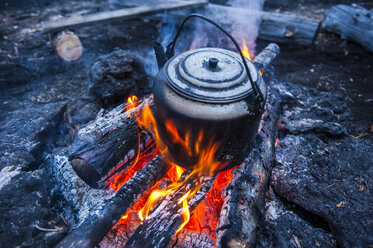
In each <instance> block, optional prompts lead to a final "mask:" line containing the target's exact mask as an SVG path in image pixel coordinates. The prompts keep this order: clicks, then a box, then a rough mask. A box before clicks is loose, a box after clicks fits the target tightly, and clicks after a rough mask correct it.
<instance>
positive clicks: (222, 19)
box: [205, 4, 320, 46]
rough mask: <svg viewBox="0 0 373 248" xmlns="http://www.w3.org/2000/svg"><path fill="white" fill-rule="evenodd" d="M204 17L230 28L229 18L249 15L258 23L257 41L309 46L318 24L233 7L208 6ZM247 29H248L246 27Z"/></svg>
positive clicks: (309, 20) (298, 18)
mask: <svg viewBox="0 0 373 248" xmlns="http://www.w3.org/2000/svg"><path fill="white" fill-rule="evenodd" d="M205 15H207V16H210V17H211V18H213V19H214V20H215V21H217V22H218V23H221V24H223V25H227V26H231V25H232V24H233V20H234V19H235V18H230V17H231V16H242V17H244V16H246V15H251V16H253V17H254V18H257V19H258V21H259V22H260V27H259V36H258V38H259V39H262V40H268V41H272V42H278V43H287V44H300V45H307V46H309V45H311V44H312V43H313V41H314V39H315V37H316V33H317V30H318V28H319V24H320V22H319V21H318V20H314V19H310V18H305V17H297V16H290V15H285V14H280V13H273V12H266V11H254V10H250V11H249V12H248V10H247V9H240V8H234V7H227V6H221V5H217V4H209V5H207V6H206V7H205ZM248 28H249V27H248Z"/></svg>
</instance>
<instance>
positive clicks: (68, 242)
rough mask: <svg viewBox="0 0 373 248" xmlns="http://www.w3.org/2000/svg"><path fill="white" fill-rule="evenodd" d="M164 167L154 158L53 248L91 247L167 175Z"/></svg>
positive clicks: (161, 161)
mask: <svg viewBox="0 0 373 248" xmlns="http://www.w3.org/2000/svg"><path fill="white" fill-rule="evenodd" d="M167 170H168V165H167V164H166V163H164V162H163V160H162V158H161V156H157V157H156V158H154V159H153V160H152V162H150V163H149V164H148V165H147V166H146V167H145V168H144V169H142V170H141V171H140V172H139V173H138V174H136V175H135V176H133V177H132V178H131V179H130V180H129V181H128V182H127V183H126V184H125V185H124V186H123V187H122V188H121V189H120V190H119V191H118V192H117V193H116V194H115V195H113V196H112V197H111V198H110V199H108V200H106V201H105V202H104V203H103V204H101V205H100V206H99V207H97V208H96V209H93V210H91V212H90V213H91V214H90V216H88V217H87V218H86V219H85V221H84V222H83V223H81V224H80V226H79V227H77V228H76V229H74V230H72V232H71V233H69V234H68V235H67V237H66V238H65V239H63V240H62V241H61V242H60V243H59V244H58V245H57V246H56V247H58V248H65V247H95V246H96V245H97V244H98V243H99V242H100V241H101V240H102V238H103V237H104V236H105V234H106V233H107V232H108V231H109V230H110V229H111V228H112V227H113V226H114V225H115V224H116V223H117V222H118V220H119V219H120V218H121V217H122V215H123V214H124V213H126V212H127V211H128V210H129V209H130V208H131V207H132V206H133V204H135V202H136V200H137V199H139V198H140V197H141V196H142V195H143V194H144V193H145V192H146V191H147V190H149V189H150V188H151V187H152V186H153V185H154V184H155V183H156V182H157V181H159V180H160V179H161V178H162V177H163V176H164V175H165V174H166V172H167Z"/></svg>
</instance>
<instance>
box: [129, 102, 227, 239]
mask: <svg viewBox="0 0 373 248" xmlns="http://www.w3.org/2000/svg"><path fill="white" fill-rule="evenodd" d="M133 99H134V98H133V97H132V96H131V97H130V99H129V100H128V103H129V104H130V106H129V107H128V109H132V108H134V106H138V105H139V104H138V103H137V102H136V101H132V100H133ZM133 114H134V118H135V119H136V121H137V123H138V125H139V127H140V128H142V129H145V130H147V131H148V132H151V133H152V134H153V137H154V138H155V141H156V144H157V148H158V150H159V151H160V153H161V154H162V155H163V156H164V157H165V158H166V159H167V157H169V156H168V155H167V153H168V150H167V147H166V146H165V144H164V142H163V141H162V139H161V138H160V135H159V131H158V130H159V129H158V125H157V122H156V120H155V118H154V115H153V113H152V111H151V109H150V106H149V102H144V106H143V107H142V108H141V110H140V111H138V112H137V111H135V112H133ZM165 127H166V130H167V132H168V134H169V135H170V136H171V137H172V142H173V143H174V144H178V145H181V146H182V147H184V148H185V150H186V151H187V154H188V155H189V156H192V154H193V155H196V156H197V158H198V159H197V163H196V164H195V165H194V166H193V171H192V172H191V173H190V174H189V175H188V176H187V177H186V178H184V179H183V180H181V181H178V180H179V179H180V176H181V173H182V171H183V170H182V169H181V168H180V167H178V166H177V165H175V164H173V163H172V165H174V166H177V167H175V171H176V177H175V178H174V179H176V180H175V181H174V182H173V183H171V184H170V185H169V186H168V187H167V188H166V189H155V190H153V191H152V192H151V194H150V196H149V198H148V200H147V202H146V203H145V205H144V207H143V208H142V209H141V210H140V211H139V212H138V214H139V217H140V219H141V220H146V219H148V218H150V215H149V214H150V212H151V210H152V209H153V208H154V207H155V205H156V204H157V203H158V201H159V200H160V199H161V198H164V197H167V196H169V195H171V194H174V193H176V192H177V191H178V190H179V189H180V188H181V186H182V185H184V184H185V182H187V181H188V179H189V178H191V177H192V176H196V177H197V178H201V177H202V176H207V177H211V176H212V175H213V173H214V172H215V171H216V170H217V169H218V168H219V166H221V163H220V162H219V161H217V160H216V159H215V154H216V151H217V150H218V148H219V143H218V142H213V141H210V142H209V145H207V146H202V141H203V131H202V130H200V132H199V135H198V139H197V141H196V142H195V144H192V143H191V142H190V137H191V132H187V133H186V134H185V137H181V136H180V134H179V132H178V130H177V127H176V126H175V124H174V123H173V122H172V121H171V120H166V121H165ZM167 162H170V161H167ZM200 188H201V183H197V184H196V185H193V186H192V189H190V190H189V191H188V192H185V193H184V194H183V195H182V196H181V198H180V199H179V201H178V204H181V203H182V208H181V209H182V212H181V213H182V217H183V223H182V224H181V226H180V227H179V229H178V230H177V232H179V231H180V230H181V229H182V228H183V227H184V226H185V225H186V224H187V223H188V221H189V219H190V212H189V207H188V201H189V200H190V199H191V197H193V196H194V195H195V193H196V192H197V191H198V190H199V189H200ZM177 232H176V233H177Z"/></svg>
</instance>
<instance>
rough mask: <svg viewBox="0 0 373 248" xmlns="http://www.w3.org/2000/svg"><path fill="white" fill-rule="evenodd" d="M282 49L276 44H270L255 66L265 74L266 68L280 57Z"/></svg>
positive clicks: (256, 58)
mask: <svg viewBox="0 0 373 248" xmlns="http://www.w3.org/2000/svg"><path fill="white" fill-rule="evenodd" d="M279 53H280V47H279V46H278V45H277V44H276V43H270V44H268V45H267V46H266V47H265V48H264V49H263V50H262V51H261V52H260V53H259V54H258V55H257V56H256V57H255V59H254V64H255V66H256V68H258V70H259V71H260V72H262V73H263V72H264V70H265V68H267V66H268V65H269V64H270V63H271V62H272V61H273V60H274V59H275V58H276V57H277V56H278V55H279Z"/></svg>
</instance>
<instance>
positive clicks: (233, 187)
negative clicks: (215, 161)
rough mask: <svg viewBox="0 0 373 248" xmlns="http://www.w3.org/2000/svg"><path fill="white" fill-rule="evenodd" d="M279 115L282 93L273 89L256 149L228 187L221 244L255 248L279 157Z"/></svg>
mask: <svg viewBox="0 0 373 248" xmlns="http://www.w3.org/2000/svg"><path fill="white" fill-rule="evenodd" d="M279 114H280V100H279V95H278V94H277V93H276V92H275V90H274V89H271V88H270V90H269V94H268V97H267V104H266V108H265V112H264V114H263V117H262V123H261V130H260V132H259V135H258V137H257V139H256V141H255V145H254V148H253V151H252V153H251V155H250V156H249V157H248V158H247V159H246V160H245V161H244V163H243V164H242V165H241V166H240V167H239V168H238V169H237V170H235V171H234V172H233V180H232V181H231V182H230V183H229V184H228V186H227V187H226V189H225V201H224V205H223V208H222V211H221V213H220V218H219V223H218V228H217V246H218V247H255V238H256V230H257V228H258V226H259V223H260V218H261V216H262V214H263V211H264V204H265V195H266V191H267V190H268V186H269V181H270V175H271V168H272V163H273V161H274V156H275V153H274V152H275V140H276V137H277V121H278V118H279ZM248 245H249V246H248Z"/></svg>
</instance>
